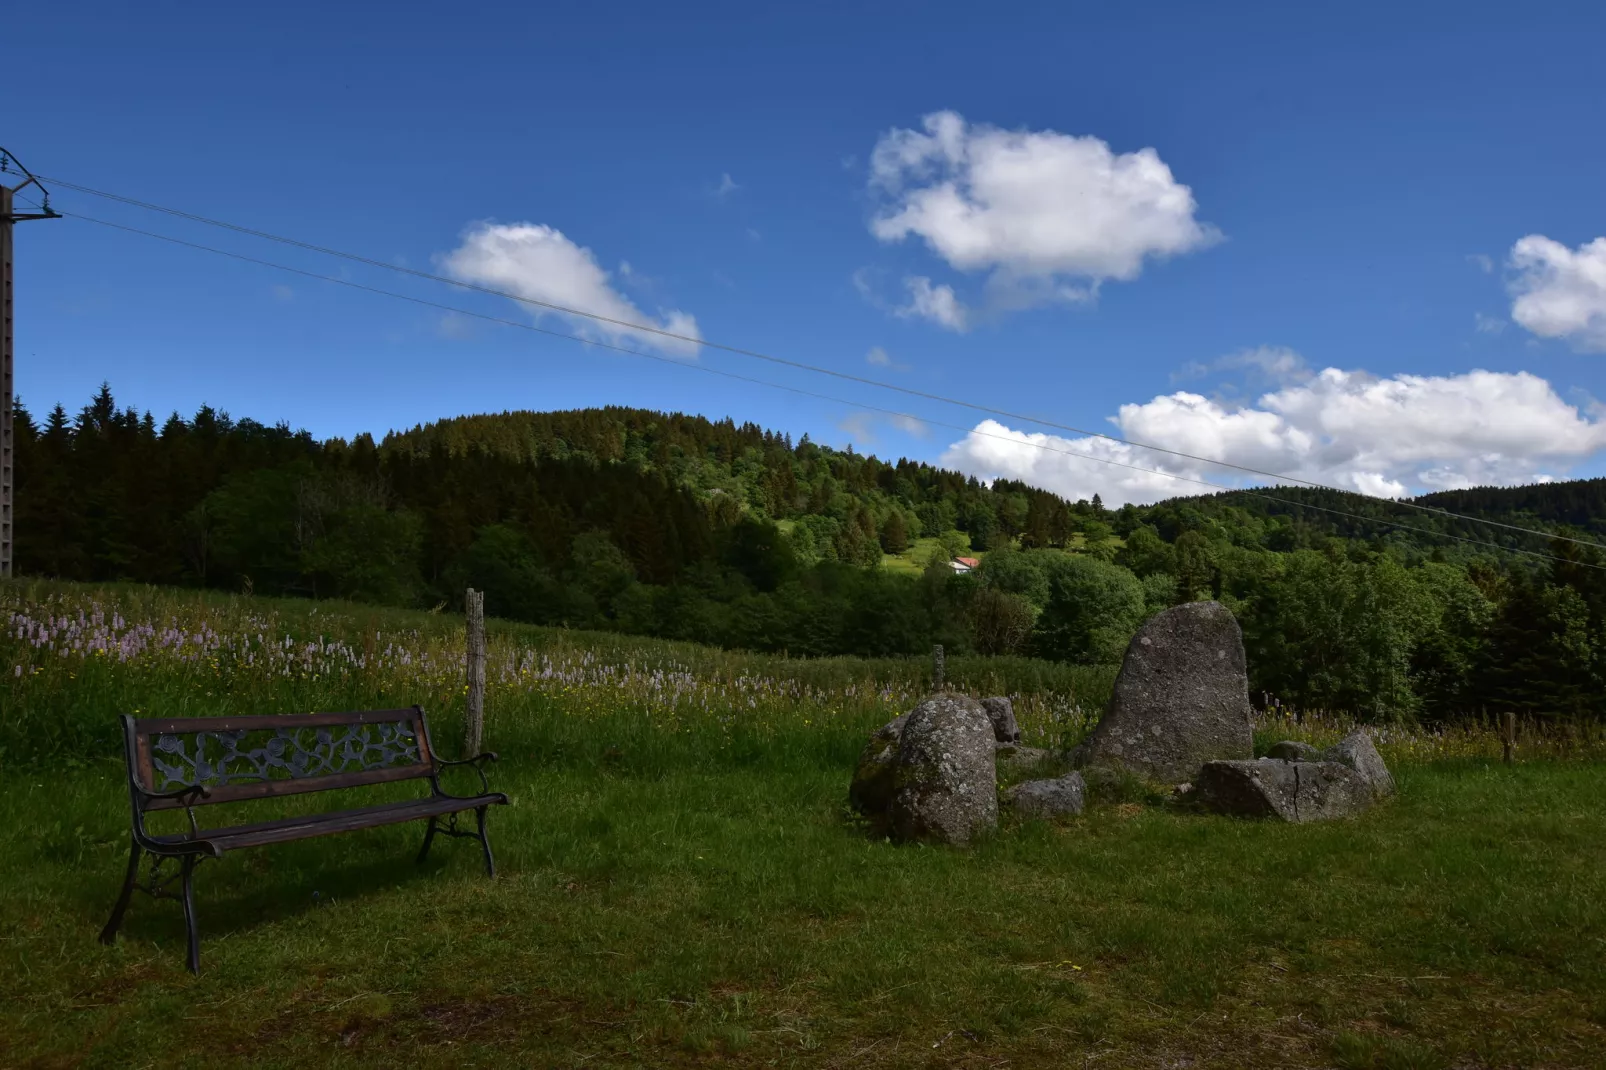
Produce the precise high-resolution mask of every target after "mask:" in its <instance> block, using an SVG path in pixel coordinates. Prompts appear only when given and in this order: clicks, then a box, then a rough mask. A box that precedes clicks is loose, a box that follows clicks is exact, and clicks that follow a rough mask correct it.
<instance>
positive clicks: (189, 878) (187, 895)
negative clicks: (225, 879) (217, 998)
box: [184, 855, 201, 974]
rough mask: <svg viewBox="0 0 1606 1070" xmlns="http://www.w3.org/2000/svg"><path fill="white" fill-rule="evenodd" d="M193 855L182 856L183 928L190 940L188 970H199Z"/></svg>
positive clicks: (199, 935) (194, 971) (199, 937)
mask: <svg viewBox="0 0 1606 1070" xmlns="http://www.w3.org/2000/svg"><path fill="white" fill-rule="evenodd" d="M195 857H196V856H195V855H185V856H184V928H185V930H186V932H187V934H188V936H189V941H190V972H191V973H196V974H198V973H200V972H201V934H200V932H199V931H198V930H197V929H196V927H195V884H194V876H195Z"/></svg>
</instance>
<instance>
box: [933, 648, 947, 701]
mask: <svg viewBox="0 0 1606 1070" xmlns="http://www.w3.org/2000/svg"><path fill="white" fill-rule="evenodd" d="M946 668H947V666H946V665H945V664H944V661H943V656H942V644H941V643H938V644H937V645H936V646H934V647H932V648H931V689H932V690H933V691H941V690H942V686H943V676H944V670H945V669H946Z"/></svg>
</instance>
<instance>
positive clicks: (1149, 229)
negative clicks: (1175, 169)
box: [870, 111, 1220, 309]
mask: <svg viewBox="0 0 1606 1070" xmlns="http://www.w3.org/2000/svg"><path fill="white" fill-rule="evenodd" d="M922 126H923V127H924V129H923V130H904V129H895V130H892V131H890V132H889V133H887V134H885V135H883V136H882V137H881V139H880V140H879V141H878V142H877V143H876V147H875V152H874V153H873V155H872V156H871V160H870V185H871V188H872V190H874V191H876V192H877V193H879V194H880V195H881V196H882V197H883V198H884V203H883V204H882V206H881V209H880V210H879V211H878V212H877V214H876V215H875V216H874V218H873V219H872V220H871V222H870V230H871V233H873V234H874V235H875V236H876V237H877V238H879V239H880V240H882V241H884V242H896V241H902V240H903V239H905V238H907V237H909V236H910V235H914V236H916V237H919V238H921V239H922V240H924V241H925V243H926V245H927V246H928V247H929V248H930V249H931V251H932V252H934V253H936V254H937V255H938V256H940V257H941V258H942V259H943V260H944V261H946V262H947V263H948V265H949V266H950V267H952V268H954V269H955V270H958V271H964V272H978V271H986V272H989V276H988V281H987V289H988V294H989V299H990V304H991V305H992V307H995V308H998V309H1011V308H1022V307H1028V306H1031V305H1040V304H1044V303H1049V302H1056V301H1086V300H1089V299H1091V297H1092V296H1094V295H1095V294H1096V292H1097V286H1098V283H1099V282H1101V281H1102V280H1105V279H1121V280H1131V279H1135V278H1137V277H1138V275H1139V274H1140V273H1141V272H1142V270H1143V265H1144V263H1145V261H1146V260H1148V259H1151V258H1164V257H1169V256H1176V255H1179V254H1182V253H1186V252H1191V251H1192V250H1195V249H1199V248H1203V247H1204V246H1207V245H1209V244H1211V243H1212V242H1215V241H1217V240H1219V238H1220V233H1219V232H1218V231H1217V230H1216V229H1215V228H1214V227H1212V226H1210V225H1209V224H1208V223H1201V222H1199V221H1198V220H1197V219H1196V218H1195V217H1194V213H1195V210H1196V205H1195V202H1194V198H1193V191H1192V190H1190V189H1189V188H1188V187H1187V186H1184V185H1182V184H1181V183H1179V182H1177V181H1176V179H1175V178H1174V177H1173V176H1172V174H1171V169H1170V168H1169V167H1168V166H1166V164H1165V163H1164V162H1163V161H1162V160H1161V159H1160V156H1159V154H1158V153H1156V152H1155V151H1154V150H1153V149H1152V148H1145V149H1140V150H1138V151H1137V152H1128V153H1116V152H1113V151H1112V150H1111V149H1110V146H1109V145H1108V144H1106V143H1105V142H1104V141H1101V140H1100V139H1098V138H1096V137H1075V136H1071V135H1069V134H1061V133H1058V132H1056V131H1053V130H1039V131H1031V130H1001V129H999V128H997V127H993V126H987V125H985V124H976V125H972V124H969V123H967V122H966V121H965V119H964V118H963V117H962V116H960V115H958V114H957V113H955V112H951V111H943V112H934V113H932V114H930V115H927V116H926V117H925V118H924V120H923V121H922Z"/></svg>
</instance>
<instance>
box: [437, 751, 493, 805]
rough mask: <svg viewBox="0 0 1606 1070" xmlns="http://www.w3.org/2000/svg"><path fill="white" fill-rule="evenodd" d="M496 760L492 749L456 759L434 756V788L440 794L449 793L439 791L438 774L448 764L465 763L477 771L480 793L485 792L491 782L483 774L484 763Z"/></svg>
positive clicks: (487, 790)
mask: <svg viewBox="0 0 1606 1070" xmlns="http://www.w3.org/2000/svg"><path fill="white" fill-rule="evenodd" d="M496 760H497V757H496V752H495V751H494V750H488V751H481V752H480V753H479V754H476V755H474V757H472V758H459V759H457V760H456V761H446V760H444V759H441V758H436V759H435V774H436V777H435V790H436V791H437V792H440V794H442V795H446V794H449V793H448V792H444V791H441V785H440V780H439V779H438V778H439V776H440V771H441V770H442V769H446V768H448V767H450V766H454V765H466V766H469V767H471V768H472V769H473V770H474V771H475V772H476V773H478V774H479V775H480V793H481V794H485V793H487V792H489V791H490V790H491V782H490V780H489V779H488V778H487V777H486V775H485V763H486V762H494V761H496Z"/></svg>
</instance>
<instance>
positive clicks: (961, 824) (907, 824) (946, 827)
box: [887, 694, 998, 844]
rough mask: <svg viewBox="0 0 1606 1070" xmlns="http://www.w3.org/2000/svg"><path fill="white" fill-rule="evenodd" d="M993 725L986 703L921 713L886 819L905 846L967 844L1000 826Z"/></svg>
mask: <svg viewBox="0 0 1606 1070" xmlns="http://www.w3.org/2000/svg"><path fill="white" fill-rule="evenodd" d="M993 751H994V740H993V724H992V720H991V719H990V718H989V717H988V716H987V711H986V710H984V709H982V707H981V703H979V702H977V701H976V700H975V699H972V698H966V697H965V696H963V695H950V694H942V695H935V696H933V697H932V698H929V699H927V700H926V701H924V702H922V703H921V704H920V705H919V706H916V707H915V708H914V710H913V711H912V712H911V713H910V714H909V719H908V720H907V721H905V722H904V724H903V732H902V734H901V736H900V737H899V740H898V752H897V754H896V756H895V757H894V759H893V769H892V802H891V805H889V806H888V808H887V818H888V821H889V823H890V825H891V828H892V834H893V835H894V836H896V837H897V838H898V839H900V840H934V841H936V842H939V843H952V844H966V843H969V842H970V841H971V840H972V839H974V838H975V837H976V836H977V835H979V834H981V833H985V832H987V831H989V830H991V829H992V828H994V827H996V826H997V824H998V788H997V781H998V774H997V765H996V761H995V759H994V755H993Z"/></svg>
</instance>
